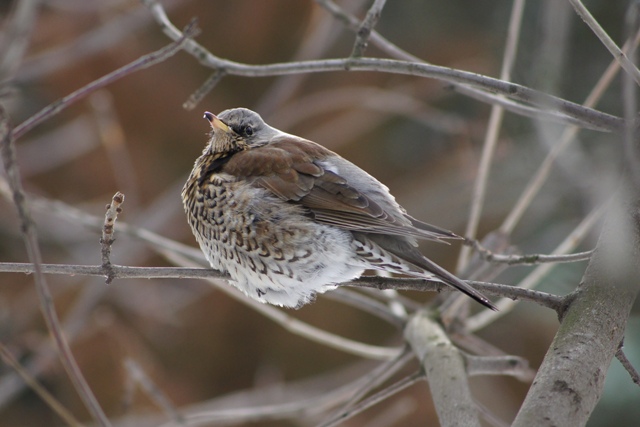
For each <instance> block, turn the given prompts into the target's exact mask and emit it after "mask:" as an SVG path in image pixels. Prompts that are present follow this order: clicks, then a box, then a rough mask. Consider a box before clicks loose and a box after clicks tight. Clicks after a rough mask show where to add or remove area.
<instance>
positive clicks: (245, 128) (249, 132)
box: [242, 125, 253, 136]
mask: <svg viewBox="0 0 640 427" xmlns="http://www.w3.org/2000/svg"><path fill="white" fill-rule="evenodd" d="M242 133H243V134H244V135H246V136H251V135H253V128H252V127H251V126H249V125H246V126H243V127H242Z"/></svg>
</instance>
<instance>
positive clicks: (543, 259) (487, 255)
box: [466, 239, 593, 265]
mask: <svg viewBox="0 0 640 427" xmlns="http://www.w3.org/2000/svg"><path fill="white" fill-rule="evenodd" d="M466 243H468V244H469V245H470V246H473V248H474V249H475V250H477V251H478V252H479V253H480V255H481V256H482V258H483V259H485V260H486V261H489V262H497V263H504V264H509V265H518V264H529V265H531V264H534V265H535V264H545V263H564V262H578V261H588V260H589V259H590V258H591V255H592V254H593V250H590V251H584V252H577V253H574V254H561V255H547V254H527V255H504V254H497V253H494V252H492V251H491V250H489V249H487V248H485V247H484V246H482V243H480V242H479V241H478V240H475V239H467V242H466Z"/></svg>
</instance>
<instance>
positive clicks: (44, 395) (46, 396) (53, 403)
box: [0, 343, 82, 427]
mask: <svg viewBox="0 0 640 427" xmlns="http://www.w3.org/2000/svg"><path fill="white" fill-rule="evenodd" d="M0 358H1V359H2V361H3V362H4V363H5V364H6V365H9V366H10V367H11V368H13V370H15V371H16V372H17V373H18V375H20V378H22V380H23V381H24V382H25V383H26V384H27V385H28V386H29V387H30V388H31V390H33V392H34V393H36V394H37V395H38V396H39V397H40V398H41V399H42V400H43V401H44V402H45V403H46V404H47V406H49V408H51V410H52V411H53V412H55V413H56V414H58V416H59V417H60V418H62V419H63V420H64V422H65V423H67V424H69V425H70V426H72V427H80V426H82V424H80V422H79V421H78V420H76V418H75V417H74V416H73V414H72V413H71V412H69V411H68V410H67V408H65V407H64V406H62V404H61V403H60V402H59V401H58V399H56V398H55V397H54V396H53V395H52V394H51V393H49V391H47V389H46V388H44V387H43V386H42V385H41V384H40V383H39V382H38V380H37V379H35V378H34V377H33V376H32V375H31V374H29V371H27V370H26V369H25V368H23V367H22V366H21V365H20V363H19V362H18V361H17V360H16V358H15V357H13V355H12V354H11V352H10V351H9V349H7V347H5V345H4V344H2V343H0Z"/></svg>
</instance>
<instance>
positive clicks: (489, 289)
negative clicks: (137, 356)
mask: <svg viewBox="0 0 640 427" xmlns="http://www.w3.org/2000/svg"><path fill="white" fill-rule="evenodd" d="M41 270H42V272H43V273H45V274H64V275H86V276H104V275H105V271H104V269H103V267H102V266H97V265H66V264H42V265H41ZM34 271H35V268H34V266H33V264H26V263H0V272H12V273H26V274H31V273H33V272H34ZM110 277H112V278H113V279H114V280H115V279H187V278H189V279H229V276H228V275H226V274H224V273H221V272H219V271H217V270H213V269H208V268H185V267H127V266H122V265H115V264H111V267H110ZM468 283H469V284H470V285H472V286H474V287H475V288H476V289H478V290H479V291H481V292H483V293H487V294H489V295H493V296H500V297H503V298H510V299H513V300H514V301H516V300H523V301H530V302H535V303H537V304H540V305H542V306H544V307H548V308H551V309H553V310H556V311H557V310H558V309H559V308H560V307H561V306H562V304H563V303H564V298H563V297H559V296H555V295H552V294H548V293H546V292H541V291H535V290H531V289H525V288H518V287H515V286H509V285H501V284H498V283H486V282H477V281H468ZM342 285H343V286H354V287H364V288H373V289H380V290H383V289H395V290H399V291H401V290H405V291H407V290H408V291H420V292H425V291H427V292H441V291H443V290H448V289H449V288H448V287H447V285H445V284H444V283H441V282H436V281H429V280H422V279H401V278H395V277H380V276H363V277H361V278H359V279H356V280H353V281H351V282H346V283H343V284H342ZM258 307H262V306H261V305H259V306H258ZM393 323H395V321H394V322H393Z"/></svg>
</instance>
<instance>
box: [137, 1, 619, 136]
mask: <svg viewBox="0 0 640 427" xmlns="http://www.w3.org/2000/svg"><path fill="white" fill-rule="evenodd" d="M145 4H147V5H148V6H149V7H150V9H151V11H152V13H153V15H154V17H155V18H156V20H157V22H158V24H159V25H160V26H161V28H162V29H163V31H164V32H165V34H167V35H168V36H169V37H170V38H172V39H173V40H179V39H181V38H182V33H181V32H180V30H178V29H177V28H176V27H175V26H174V25H173V24H172V23H171V21H169V18H168V17H167V15H166V13H165V12H164V9H163V8H162V6H161V5H160V4H159V3H158V2H156V1H155V0H145ZM184 49H185V51H187V52H188V53H190V54H191V55H193V56H194V57H195V58H196V59H197V60H198V62H200V63H201V64H202V65H204V66H206V67H210V68H213V69H216V70H219V69H223V70H224V71H225V72H226V73H227V74H229V75H237V76H244V77H266V76H279V75H287V74H300V73H318V72H329V71H345V70H350V71H375V72H381V73H392V74H402V75H411V76H419V77H429V78H434V79H438V80H442V81H446V82H449V83H458V84H467V85H470V86H474V87H479V88H482V89H484V90H487V91H489V92H493V93H498V94H501V95H504V96H505V97H508V98H512V99H516V100H519V101H521V102H524V103H527V104H531V105H534V106H537V107H538V108H539V109H541V110H549V109H552V110H555V111H558V112H560V113H562V114H564V115H567V116H569V117H572V118H574V119H577V120H578V121H580V122H581V123H584V125H585V126H586V127H596V128H598V129H600V130H604V131H614V132H620V131H622V130H623V127H624V120H623V119H621V118H620V117H616V116H612V115H610V114H606V113H603V112H600V111H596V110H594V109H591V108H587V107H584V106H581V105H579V104H575V103H573V102H569V101H567V100H564V99H562V98H558V97H556V96H553V95H549V94H547V93H544V92H540V91H537V90H534V89H531V88H528V87H525V86H522V85H519V84H516V83H510V82H505V81H502V80H499V79H495V78H491V77H487V76H482V75H479V74H476V73H471V72H468V71H462V70H458V69H452V68H447V67H440V66H436V65H431V64H426V63H415V62H408V61H397V60H391V59H382V58H344V59H324V60H312V61H297V62H286V63H279V64H269V65H247V64H242V63H238V62H234V61H229V60H226V59H221V58H219V57H217V56H215V55H213V54H212V53H211V52H209V51H208V50H207V49H205V48H204V47H203V46H202V45H200V44H199V43H197V42H195V41H194V40H187V41H185V43H184Z"/></svg>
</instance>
